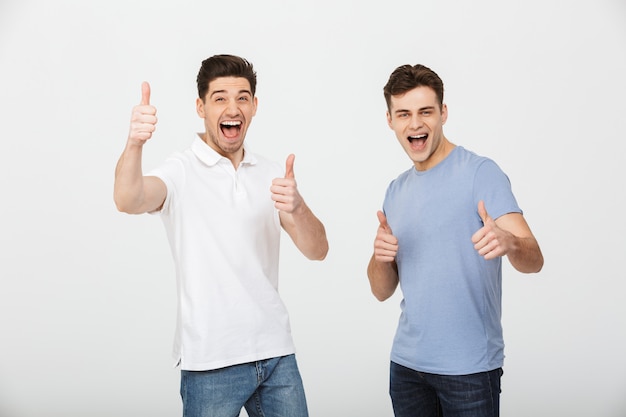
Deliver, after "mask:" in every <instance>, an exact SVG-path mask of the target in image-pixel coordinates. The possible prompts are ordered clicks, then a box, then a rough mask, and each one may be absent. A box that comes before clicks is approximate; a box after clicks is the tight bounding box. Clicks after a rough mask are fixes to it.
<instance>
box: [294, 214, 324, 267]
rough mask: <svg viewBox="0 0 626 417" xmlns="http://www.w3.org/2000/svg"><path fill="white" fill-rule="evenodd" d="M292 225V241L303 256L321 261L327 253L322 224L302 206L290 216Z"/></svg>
mask: <svg viewBox="0 0 626 417" xmlns="http://www.w3.org/2000/svg"><path fill="white" fill-rule="evenodd" d="M291 216H292V219H293V223H294V232H295V233H294V236H293V241H294V243H295V245H296V247H297V248H298V249H299V250H300V252H302V254H303V255H304V256H306V257H307V258H308V259H311V260H318V261H321V260H323V259H324V258H326V254H327V253H328V239H327V237H326V229H325V228H324V225H323V224H322V222H321V221H320V220H319V219H318V218H317V217H316V216H315V215H314V214H313V212H312V211H311V209H309V207H308V206H307V205H306V204H304V203H303V204H302V206H301V207H299V208H298V210H296V211H294V212H293V213H292V214H291Z"/></svg>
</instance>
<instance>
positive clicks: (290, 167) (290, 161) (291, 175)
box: [285, 154, 296, 178]
mask: <svg viewBox="0 0 626 417" xmlns="http://www.w3.org/2000/svg"><path fill="white" fill-rule="evenodd" d="M295 159H296V156H295V155H294V154H291V155H289V156H288V157H287V164H286V169H285V178H295V177H296V176H295V175H294V173H293V161H294V160H295Z"/></svg>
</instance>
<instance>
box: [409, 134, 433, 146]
mask: <svg viewBox="0 0 626 417" xmlns="http://www.w3.org/2000/svg"><path fill="white" fill-rule="evenodd" d="M407 139H408V140H409V142H411V145H413V146H423V145H424V144H425V143H426V140H427V139H428V135H427V134H423V135H413V136H409V137H408V138H407Z"/></svg>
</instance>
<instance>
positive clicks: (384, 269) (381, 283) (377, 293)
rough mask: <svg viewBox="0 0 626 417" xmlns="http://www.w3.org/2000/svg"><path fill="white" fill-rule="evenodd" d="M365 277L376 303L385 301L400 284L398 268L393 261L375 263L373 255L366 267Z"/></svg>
mask: <svg viewBox="0 0 626 417" xmlns="http://www.w3.org/2000/svg"><path fill="white" fill-rule="evenodd" d="M367 277H368V278H369V282H370V288H371V290H372V294H374V297H376V299H377V300H378V301H385V300H386V299H388V298H389V297H391V296H392V295H393V293H394V292H395V291H396V288H397V287H398V283H399V282H400V279H399V277H398V267H397V265H396V263H395V261H394V262H381V261H377V260H376V257H375V256H374V255H372V258H371V259H370V262H369V264H368V266H367Z"/></svg>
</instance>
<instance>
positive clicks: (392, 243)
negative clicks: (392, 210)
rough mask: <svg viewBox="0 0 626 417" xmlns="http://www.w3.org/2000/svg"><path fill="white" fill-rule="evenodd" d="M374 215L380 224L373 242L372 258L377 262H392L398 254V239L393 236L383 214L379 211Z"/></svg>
mask: <svg viewBox="0 0 626 417" xmlns="http://www.w3.org/2000/svg"><path fill="white" fill-rule="evenodd" d="M376 214H377V216H378V221H379V223H380V224H379V226H378V231H377V232H376V239H375V240H374V258H375V259H376V260H377V261H379V262H393V261H394V260H395V259H396V255H397V254H398V238H396V237H395V236H394V235H393V233H392V231H391V227H390V226H389V223H387V217H386V216H385V213H383V212H382V211H380V210H379V211H378V212H377V213H376Z"/></svg>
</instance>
